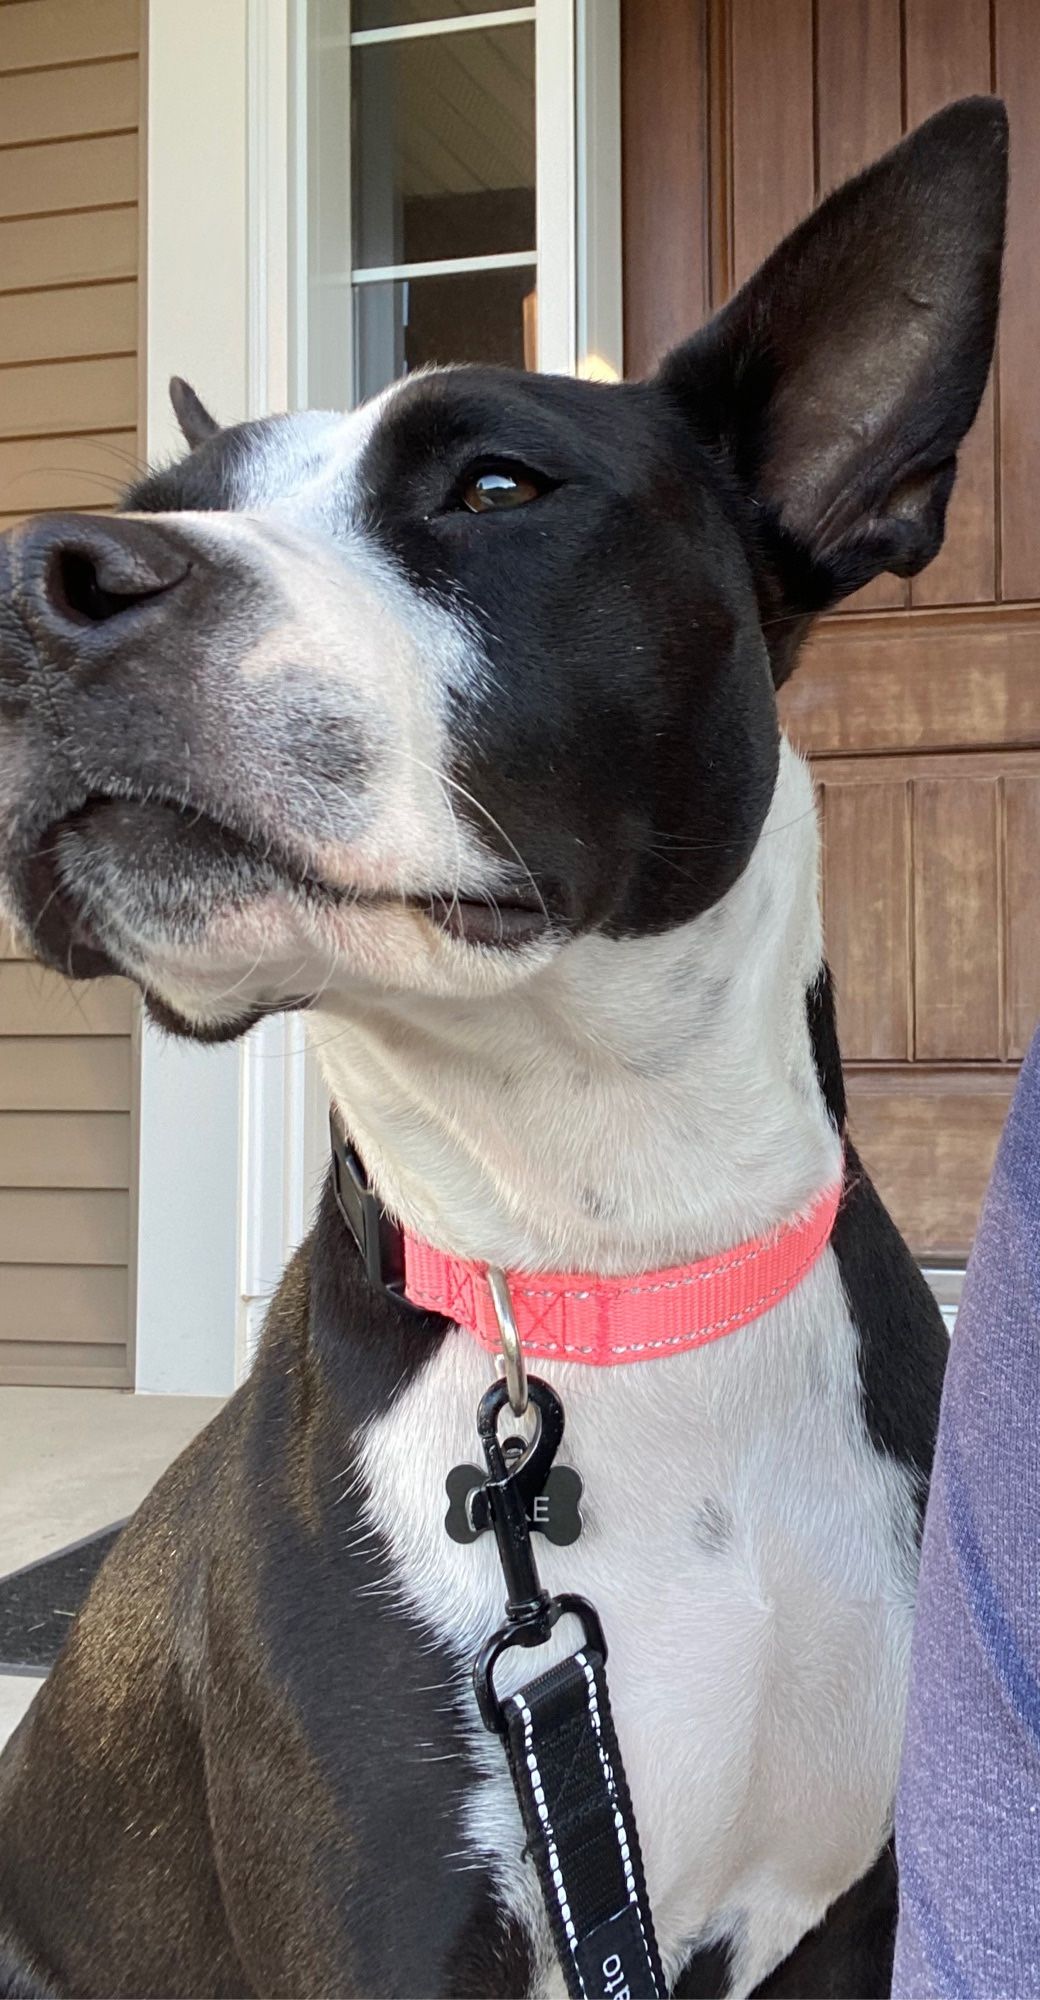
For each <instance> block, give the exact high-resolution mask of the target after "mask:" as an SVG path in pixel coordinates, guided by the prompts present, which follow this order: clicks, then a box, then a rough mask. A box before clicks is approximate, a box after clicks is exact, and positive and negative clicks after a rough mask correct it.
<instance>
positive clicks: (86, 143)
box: [0, 17, 138, 219]
mask: <svg viewBox="0 0 1040 2000" xmlns="http://www.w3.org/2000/svg"><path fill="white" fill-rule="evenodd" d="M0 25H2V17H0ZM137 190H138V172H137V134H136V132H117V133H114V134H113V135H112V136H111V137H109V138H104V139H63V140H52V141H51V142H50V143H49V144H47V145H43V146H7V147H5V148H3V149H2V150H0V219H2V218H4V217H7V216H13V215H33V216H41V215H46V214H48V213H57V212H58V211H59V210H61V209H81V208H108V207H110V206H111V205H112V204H113V203H114V202H128V201H136V200H137Z"/></svg>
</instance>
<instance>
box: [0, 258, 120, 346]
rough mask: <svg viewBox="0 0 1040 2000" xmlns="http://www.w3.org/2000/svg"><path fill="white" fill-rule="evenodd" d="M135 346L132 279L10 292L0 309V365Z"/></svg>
mask: <svg viewBox="0 0 1040 2000" xmlns="http://www.w3.org/2000/svg"><path fill="white" fill-rule="evenodd" d="M136 345H137V286H136V285H135V284H134V282H133V280H132V279H131V278H123V279H119V280H117V281H116V283H114V284H111V285H74V286H72V287H71V288H68V289H65V290H61V291H44V292H15V293H14V294H13V296H12V297H10V298H8V299H6V300H5V302H4V309H3V312H2V313H0V367H7V366H9V365H10V364H11V363H12V362H15V363H19V362H20V363H22V364H23V365H26V364H28V363H30V362H33V361H59V360H73V359H77V360H78V359H84V358H87V357H89V356H92V355H98V354H132V353H133V351H134V349H135V347H136Z"/></svg>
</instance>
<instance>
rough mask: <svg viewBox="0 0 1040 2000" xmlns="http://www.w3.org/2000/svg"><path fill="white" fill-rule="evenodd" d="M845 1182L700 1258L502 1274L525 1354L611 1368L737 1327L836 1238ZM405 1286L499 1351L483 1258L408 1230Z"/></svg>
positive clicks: (784, 1290) (774, 1300)
mask: <svg viewBox="0 0 1040 2000" xmlns="http://www.w3.org/2000/svg"><path fill="white" fill-rule="evenodd" d="M841 1186H842V1184H841V1182H840V1181H838V1182H837V1183H836V1184H835V1186H834V1187H832V1188H828V1189H827V1190H826V1192H825V1193H823V1194H821V1195H818V1196H817V1198H816V1200H815V1201H814V1203H813V1205H812V1207H811V1208H810V1209H809V1211H808V1213H807V1214H806V1215H803V1216H800V1217H797V1218H796V1219H795V1220H794V1221H792V1222H786V1223H784V1224H783V1225H782V1226H781V1227H780V1228H778V1229H775V1230H772V1231H770V1233H769V1234H768V1235H766V1236H759V1237H756V1238H755V1239H754V1240H753V1241H752V1242H750V1243H741V1244H739V1245H738V1246H737V1248H736V1249H735V1250H727V1251H725V1252H724V1254H723V1255H722V1256H719V1257H705V1258H704V1259H703V1260H702V1261H701V1262H700V1263H698V1264H677V1265H674V1266H673V1267H671V1268H670V1269H668V1270H664V1271H642V1272H640V1274H639V1276H638V1277H634V1278H603V1277H579V1276H574V1275H567V1274H563V1273H560V1272H556V1271H539V1272H536V1273H532V1272H528V1271H509V1272H507V1273H506V1276H507V1279H508V1283H509V1291H510V1295H511V1298H512V1305H513V1313H514V1317H515V1319H516V1325H517V1331H518V1333H519V1335H520V1340H521V1342H522V1345H523V1350H524V1355H525V1357H526V1359H528V1360H533V1361H541V1360H566V1361H585V1362H588V1363H589V1364H591V1366H593V1367H595V1368H609V1367H612V1366H615V1365H616V1364H618V1363H620V1362H626V1361H652V1360H654V1359H655V1358H656V1357H657V1356H659V1355H667V1354H685V1353H686V1352H687V1350H688V1349H689V1348H691V1347H704V1346H706V1345H707V1343H708V1342H709V1341H711V1340H719V1339H721V1337H722V1335H723V1334H725V1333H735V1332H736V1331H737V1328H738V1327H741V1326H747V1325H748V1323H749V1321H750V1320H754V1319H758V1318H759V1316H760V1315H761V1314H762V1313H764V1312H767V1311H768V1310H769V1308H770V1306H775V1305H777V1304H778V1303H779V1301H780V1300H781V1299H785V1298H786V1297H787V1295H788V1293H789V1292H792V1291H793V1290H794V1288H795V1286H796V1285H797V1284H799V1283H800V1282H801V1280H802V1279H803V1278H804V1277H805V1275H806V1273H807V1272H808V1271H811V1269H812V1267H813V1265H814V1264H815V1263H816V1261H817V1259H818V1258H819V1257H820V1256H821V1255H822V1253H823V1251H824V1250H825V1249H826V1247H827V1244H828V1243H829V1241H830V1237H831V1231H832V1230H833V1228H834V1219H835V1216H836V1215H837V1212H838V1203H839V1201H840V1199H841ZM403 1245H404V1284H403V1292H404V1296H405V1298H406V1299H408V1300H409V1301H410V1303H411V1304H412V1305H415V1306H419V1307H421V1308H423V1309H424V1310H425V1311H427V1312H436V1313H443V1315H444V1317H445V1318H446V1319H451V1320H454V1321H455V1322H456V1324H457V1325H460V1326H464V1327H466V1328H468V1330H469V1332H470V1333H472V1334H474V1335H475V1337H476V1338H477V1340H479V1342H480V1344H481V1346H482V1347H486V1348H487V1349H489V1351H490V1352H492V1353H497V1352H498V1350H499V1344H500V1334H499V1323H498V1318H497V1315H496V1312H495V1308H494V1304H493V1301H492V1297H491V1291H490V1288H489V1285H488V1275H487V1271H488V1267H487V1265H486V1264H479V1263H470V1262H468V1261H467V1260H466V1259H465V1258H463V1257H452V1256H450V1255H449V1254H448V1253H447V1252H445V1251H443V1250H435V1249H434V1248H433V1247H432V1245H431V1244H429V1243H424V1242H423V1241H422V1240H421V1239H420V1238H419V1237H418V1236H412V1235H411V1234H410V1233H409V1232H408V1231H407V1230H405V1231H404V1232H403Z"/></svg>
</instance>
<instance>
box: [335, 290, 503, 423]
mask: <svg viewBox="0 0 1040 2000" xmlns="http://www.w3.org/2000/svg"><path fill="white" fill-rule="evenodd" d="M341 333H342V328H341ZM338 346H339V347H340V349H341V350H342V349H345V347H346V342H345V341H343V340H342V338H341V339H340V341H339V343H338ZM330 359H333V360H334V356H333V357H330ZM433 361H492V362H499V363H501V364H502V365H503V366H504V367H509V368H534V367H535V366H536V365H537V356H536V353H535V273H534V266H533V265H528V266H527V267H526V268H524V269H522V270H519V271H473V272H465V273H464V274H459V275H456V276H454V277H450V278H412V279H408V280H404V279H402V280H399V281H397V282H396V283H393V284H390V283H387V284H378V285H356V286H355V287H354V364H355V369H356V374H357V396H358V400H359V401H360V400H361V399H362V398H363V397H365V396H373V395H375V394H376V392H377V391H378V390H379V389H384V388H385V387H386V384H387V383H388V382H392V381H394V380H395V378H396V377H397V376H399V375H407V374H408V373H410V371H411V370H412V369H413V368H421V367H422V366H423V365H424V363H426V362H433ZM323 400H324V398H323Z"/></svg>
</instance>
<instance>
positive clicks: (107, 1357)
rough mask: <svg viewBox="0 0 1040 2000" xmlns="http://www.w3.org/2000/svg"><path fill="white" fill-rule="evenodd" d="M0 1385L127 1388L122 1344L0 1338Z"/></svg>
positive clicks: (128, 1382)
mask: <svg viewBox="0 0 1040 2000" xmlns="http://www.w3.org/2000/svg"><path fill="white" fill-rule="evenodd" d="M0 1384H3V1385H5V1386H6V1387H9V1388H31V1387H34V1386H39V1387H40V1388H50V1387H52V1386H54V1387H58V1388H62V1389H128V1388H129V1387H130V1370H129V1368H128V1366H127V1360H126V1350H125V1348H123V1347H115V1346H104V1345H101V1344H98V1345H96V1346H92V1347H84V1346H83V1345H82V1344H79V1345H77V1346H71V1345H69V1344H68V1343H65V1342H61V1341H54V1340H46V1341H27V1340H9V1341H8V1340H0Z"/></svg>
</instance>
